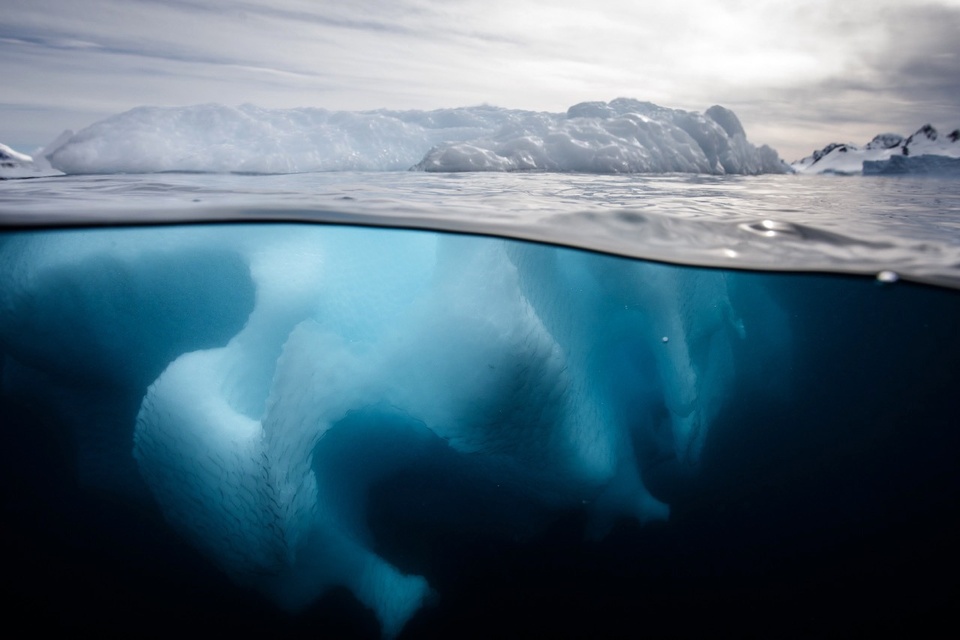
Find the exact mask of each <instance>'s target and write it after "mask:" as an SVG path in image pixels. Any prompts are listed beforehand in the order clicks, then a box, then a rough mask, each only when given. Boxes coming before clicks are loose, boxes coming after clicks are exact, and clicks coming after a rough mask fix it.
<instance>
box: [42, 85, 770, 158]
mask: <svg viewBox="0 0 960 640" xmlns="http://www.w3.org/2000/svg"><path fill="white" fill-rule="evenodd" d="M43 157H44V158H45V159H47V160H49V163H50V165H51V166H52V168H53V169H55V170H58V171H62V172H63V173H67V174H110V173H155V172H169V171H180V172H203V173H256V174H287V173H304V172H315V171H404V170H408V169H411V168H413V169H418V170H423V171H435V172H456V171H558V172H562V171H571V172H574V171H575V172H587V173H667V172H680V173H708V174H758V173H784V172H786V171H787V169H786V166H785V165H784V164H783V163H782V162H781V161H780V159H779V157H778V156H777V153H776V151H774V150H773V149H771V148H770V147H767V146H761V147H756V146H754V145H753V144H751V143H750V142H748V141H747V138H746V133H745V132H744V130H743V127H742V125H741V124H740V121H739V120H738V119H737V116H736V115H735V114H734V113H733V112H732V111H730V110H728V109H725V108H723V107H720V106H714V107H711V108H709V109H707V110H706V112H704V113H698V112H693V111H684V110H680V109H667V108H664V107H660V106H657V105H655V104H652V103H649V102H641V101H638V100H633V99H627V98H618V99H616V100H613V101H611V102H609V103H607V102H585V103H581V104H577V105H574V106H572V107H570V108H569V109H568V110H567V111H566V112H565V113H548V112H534V111H523V110H518V109H504V108H499V107H491V106H476V107H465V108H458V109H438V110H434V111H387V110H378V111H364V112H347V111H328V110H326V109H317V108H298V109H263V108H260V107H256V106H252V105H243V106H240V107H237V108H233V107H227V106H224V105H219V104H206V105H197V106H190V107H175V108H162V107H138V108H136V109H132V110H130V111H127V112H125V113H121V114H119V115H116V116H113V117H110V118H107V119H105V120H102V121H100V122H97V123H95V124H93V125H91V126H90V127H87V128H86V129H83V130H81V131H79V132H78V133H76V134H75V135H70V136H69V137H68V139H66V140H65V141H63V144H60V145H57V146H56V148H54V149H52V150H50V151H48V152H47V153H45V154H44V156H43Z"/></svg>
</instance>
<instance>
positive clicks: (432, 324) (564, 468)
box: [0, 225, 787, 636]
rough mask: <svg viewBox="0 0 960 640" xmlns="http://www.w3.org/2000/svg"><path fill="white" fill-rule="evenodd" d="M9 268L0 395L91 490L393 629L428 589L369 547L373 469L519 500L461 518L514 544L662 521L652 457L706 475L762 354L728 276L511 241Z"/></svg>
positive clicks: (162, 234)
mask: <svg viewBox="0 0 960 640" xmlns="http://www.w3.org/2000/svg"><path fill="white" fill-rule="evenodd" d="M0 270H2V272H3V273H4V274H7V275H6V277H5V279H4V283H3V287H2V288H0V309H2V310H3V316H2V318H3V320H2V322H0V345H2V348H3V351H2V352H0V355H2V360H0V361H2V366H3V369H2V373H3V378H2V380H3V387H2V396H0V397H2V398H4V401H5V402H9V401H11V399H15V398H23V397H34V396H39V397H42V398H44V401H43V403H42V404H43V406H45V407H46V410H48V411H50V412H51V413H52V414H54V415H56V416H58V418H57V419H58V420H59V421H61V422H63V423H65V424H69V425H71V429H72V431H73V436H72V437H73V438H74V439H75V440H76V441H77V443H78V447H79V450H80V453H79V456H80V462H79V464H80V466H81V471H82V473H83V474H84V476H85V477H86V478H87V481H88V482H93V483H97V484H99V486H101V487H102V488H105V489H110V490H112V491H127V492H134V493H136V492H137V491H141V492H144V493H148V494H149V495H151V496H152V499H153V500H155V501H156V504H157V505H158V506H159V508H160V509H161V510H162V512H163V514H164V516H165V518H166V520H167V521H168V522H169V524H170V525H171V526H172V527H173V528H174V529H176V530H177V531H178V532H179V533H180V534H181V535H182V536H183V537H184V538H185V539H187V540H189V541H190V542H191V544H192V545H194V546H195V547H196V548H197V549H198V550H200V551H202V552H203V553H204V554H205V555H207V556H208V557H209V558H211V559H212V560H213V561H214V562H216V563H217V564H218V565H219V566H220V567H221V568H222V570H223V571H225V572H226V573H227V574H228V575H230V576H231V577H232V578H233V579H234V580H236V581H237V582H238V583H239V584H243V585H248V586H250V587H253V588H256V589H257V590H259V591H261V592H263V593H265V594H267V595H268V596H269V597H271V598H272V599H273V600H274V601H275V602H277V603H278V604H279V605H280V606H282V607H284V608H286V609H290V610H297V609H300V608H303V607H305V606H307V605H308V604H310V603H311V602H312V601H314V600H315V599H316V598H317V597H318V596H319V595H321V594H323V593H324V592H326V591H327V590H329V589H331V588H333V587H337V586H341V587H343V586H345V587H347V588H348V589H349V590H350V591H351V592H352V593H353V594H354V595H355V596H356V597H357V598H358V599H359V600H360V601H361V602H362V603H364V604H365V605H366V606H367V607H369V608H370V609H372V610H373V611H374V612H375V613H376V615H377V617H378V619H379V621H380V624H381V628H382V632H383V634H384V635H386V636H394V635H396V634H397V633H398V632H399V631H400V629H401V628H402V627H403V626H404V624H405V623H406V622H407V620H408V619H409V618H410V617H411V616H412V615H413V614H414V613H415V612H416V611H417V610H418V609H419V608H420V607H421V606H422V605H423V603H424V602H425V601H427V600H428V599H430V598H431V597H432V595H431V594H432V589H431V587H430V585H429V583H428V580H427V579H426V578H425V577H424V576H422V575H418V574H417V573H409V572H404V571H402V570H400V569H399V568H397V567H396V566H395V565H394V564H392V563H391V562H390V561H389V560H388V559H386V558H384V557H382V556H381V555H380V554H379V553H378V552H377V550H376V545H375V544H374V540H373V539H372V537H371V533H370V531H369V529H368V514H367V507H368V505H367V501H368V499H369V498H368V494H369V492H370V490H371V487H372V486H373V485H374V484H375V483H378V482H383V481H384V479H386V478H389V477H390V476H391V474H394V473H396V472H397V471H398V470H402V469H410V468H423V467H433V468H434V469H435V472H436V473H437V475H438V477H440V478H442V479H443V480H442V482H444V483H446V484H449V485H450V487H451V489H450V490H451V491H453V492H461V493H463V494H464V495H469V494H470V493H471V492H475V491H477V490H478V487H480V488H485V487H490V488H493V487H494V486H495V487H496V492H497V494H498V495H500V496H509V500H510V501H511V503H512V504H515V505H517V508H515V509H502V510H501V509H498V510H496V511H494V512H485V513H484V515H482V516H477V515H473V516H470V515H462V514H461V515H460V516H456V517H461V518H463V522H462V523H461V525H460V526H468V523H469V522H472V521H475V522H477V523H479V522H483V523H484V524H483V525H479V526H482V527H490V526H493V527H494V528H496V529H497V530H500V531H503V532H504V535H510V536H514V535H518V533H522V532H525V531H526V532H530V531H536V530H537V529H538V528H540V527H542V526H544V524H545V523H548V522H550V520H551V518H555V517H556V514H558V513H562V512H565V511H569V510H571V509H582V510H586V511H587V512H589V514H590V521H591V524H590V526H589V528H588V534H589V535H590V536H592V537H595V538H599V537H602V536H603V535H604V534H605V533H606V531H607V530H608V529H609V528H610V527H611V526H612V525H613V523H614V522H615V521H616V520H617V519H619V518H622V517H627V518H632V519H635V520H636V521H638V522H648V521H652V520H662V519H664V518H666V517H667V516H668V512H669V508H668V506H667V505H666V504H665V503H664V502H663V501H662V500H661V499H658V498H657V497H655V496H654V495H653V494H652V493H651V492H650V490H649V489H648V488H647V486H646V483H645V480H644V474H645V473H647V472H650V471H652V470H653V469H654V467H658V468H663V465H666V466H672V467H675V469H676V471H675V472H676V473H681V474H682V473H684V472H685V470H688V471H689V470H692V469H694V468H695V467H696V465H697V464H698V461H699V459H700V457H701V453H702V450H703V446H704V442H705V441H706V439H707V437H708V435H709V433H710V428H711V424H712V423H713V422H714V420H715V419H716V418H717V416H718V414H719V412H721V411H722V410H723V409H724V407H725V405H726V404H727V403H728V401H729V399H730V397H731V396H730V394H731V390H732V389H733V388H734V387H735V386H737V387H739V388H740V389H746V388H749V386H750V382H749V380H750V377H749V375H748V372H750V371H754V366H753V365H750V366H748V367H746V369H744V370H743V371H741V370H740V369H739V364H738V356H737V354H738V353H743V351H742V347H741V346H740V344H741V343H743V342H744V341H745V340H747V339H748V336H749V331H750V328H749V327H745V326H744V323H743V321H742V320H741V318H740V317H739V315H738V308H737V305H735V304H734V303H733V302H732V299H731V291H730V288H729V283H728V274H726V273H724V272H722V271H712V270H705V269H683V268H678V267H673V266H668V265H659V264H652V263H646V262H641V261H634V260H627V259H622V258H614V257H609V256H601V255H596V254H591V253H587V252H582V251H576V250H570V249H560V248H556V247H550V246H545V245H536V244H528V243H522V242H518V241H508V240H496V239H491V238H478V237H460V236H453V235H441V234H434V233H427V232H412V231H397V230H392V231H388V230H370V229H358V228H345V227H339V228H338V227H324V226H297V225H279V226H263V225H261V226H256V225H251V226H233V227H201V226H197V227H186V228H171V229H113V230H77V231H72V232H63V233H52V232H11V233H7V234H5V235H4V236H2V237H0ZM744 294H745V295H744ZM739 300H740V303H739V304H741V305H742V304H744V302H745V301H746V302H747V303H748V304H753V303H751V302H750V301H751V300H753V301H754V302H755V303H756V304H757V305H759V306H758V307H757V308H760V309H768V311H767V312H764V313H768V314H769V317H770V318H771V319H773V318H775V317H776V315H777V314H776V311H775V305H770V303H769V302H767V301H766V299H765V297H763V295H762V293H761V292H741V297H740V298H739ZM765 333H766V337H764V338H762V342H763V343H764V344H771V343H775V342H777V341H780V343H781V345H782V347H783V348H782V349H777V350H775V351H776V352H777V353H781V354H782V358H783V357H786V352H785V349H786V346H787V345H786V343H785V341H784V340H782V339H781V338H774V335H775V334H777V333H778V329H776V328H775V324H772V325H771V327H769V328H768V329H767V330H765ZM782 358H781V359H782ZM137 478H139V480H138V479H137ZM138 488H139V489H138ZM483 490H487V489H483ZM140 499H146V497H145V496H144V495H141V496H140ZM502 499H503V498H501V500H502ZM470 508H471V507H470V506H469V502H468V504H467V505H466V506H465V507H464V509H465V512H466V513H467V514H469V512H470ZM436 517H437V518H438V519H443V518H448V517H451V516H448V515H446V514H443V513H438V514H436ZM474 519H476V520H474ZM441 596H442V594H441Z"/></svg>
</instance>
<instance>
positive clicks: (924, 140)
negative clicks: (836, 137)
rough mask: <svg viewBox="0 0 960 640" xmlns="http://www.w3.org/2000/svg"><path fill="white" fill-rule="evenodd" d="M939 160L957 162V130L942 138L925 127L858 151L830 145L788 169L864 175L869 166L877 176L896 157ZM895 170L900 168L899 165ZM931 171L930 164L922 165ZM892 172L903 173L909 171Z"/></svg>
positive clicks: (886, 136) (881, 137) (959, 141)
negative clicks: (882, 167) (942, 158)
mask: <svg viewBox="0 0 960 640" xmlns="http://www.w3.org/2000/svg"><path fill="white" fill-rule="evenodd" d="M924 155H930V156H941V157H945V158H960V129H955V130H953V131H952V132H951V133H948V134H945V135H944V134H941V133H940V132H938V131H937V130H936V129H935V128H934V127H933V126H932V125H929V124H926V125H924V126H922V127H920V129H918V130H917V131H916V132H915V133H914V134H913V135H911V136H908V137H906V138H904V137H903V136H901V135H898V134H896V133H881V134H879V135H877V136H875V137H874V138H873V140H871V141H870V142H868V143H867V144H865V145H863V146H862V147H859V146H857V145H855V144H849V143H837V142H834V143H831V144H829V145H827V146H826V147H824V148H823V149H820V150H819V151H814V152H813V154H812V155H809V156H807V157H806V158H803V159H802V160H798V161H797V162H794V163H793V164H791V165H790V167H791V168H792V169H793V170H794V171H795V172H797V173H834V174H846V175H853V174H859V173H866V172H867V171H865V165H864V163H870V164H869V166H870V169H869V172H870V173H874V174H875V173H880V172H881V171H880V170H879V167H880V166H883V165H882V164H878V163H885V162H888V161H890V160H891V159H892V158H894V157H896V156H907V157H915V156H924ZM910 165H911V166H915V167H917V169H918V172H920V173H923V172H925V170H924V169H921V168H920V165H916V164H914V163H910ZM895 166H897V167H903V166H905V165H903V164H902V162H901V161H899V160H898V161H896V164H895ZM923 166H924V167H930V166H932V165H930V164H929V163H927V164H925V165H923ZM892 172H899V173H905V172H909V170H903V171H900V170H896V171H892Z"/></svg>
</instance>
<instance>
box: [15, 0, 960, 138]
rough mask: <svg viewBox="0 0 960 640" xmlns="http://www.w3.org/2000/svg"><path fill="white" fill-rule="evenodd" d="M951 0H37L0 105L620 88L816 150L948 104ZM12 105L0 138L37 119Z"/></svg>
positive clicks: (20, 32)
mask: <svg viewBox="0 0 960 640" xmlns="http://www.w3.org/2000/svg"><path fill="white" fill-rule="evenodd" d="M958 11H960V0H943V1H941V2H928V1H925V0H899V1H897V0H869V1H868V0H847V1H846V2H844V3H836V2H833V1H832V0H807V1H806V2H803V3H783V2H779V1H776V2H774V1H772V0H751V1H749V2H747V1H745V0H686V2H684V3H666V2H634V1H627V0H608V1H607V2H604V3H584V2H581V1H575V0H554V1H548V0H528V1H525V2H516V1H515V0H443V1H441V0H395V1H392V2H388V1H386V0H358V1H355V2H342V3H327V2H324V3H317V2H311V1H308V0H275V1H273V2H259V1H255V0H245V1H243V0H225V1H220V2H212V1H208V0H163V1H161V0H86V1H84V2H77V1H75V0H32V1H31V2H18V3H13V4H12V5H9V6H6V7H5V8H4V20H3V23H2V24H0V57H2V58H3V60H4V64H3V65H0V85H2V86H3V87H4V94H3V96H2V98H0V99H2V100H3V101H4V102H5V103H7V104H10V105H37V104H49V105H57V106H58V108H61V109H64V110H69V109H74V110H75V111H76V113H77V114H80V113H83V114H86V115H90V114H92V113H110V112H117V111H122V110H124V109H127V108H130V107H133V106H136V105H140V104H156V105H183V104H195V103H202V102H213V101H216V102H223V103H226V104H240V103H244V102H251V103H256V104H260V105H262V106H266V107H292V106H306V105H309V106H322V107H327V108H332V109H374V108H381V107H386V108H424V109H427V108H436V107H449V106H463V105H469V104H478V103H492V104H498V105H502V106H507V107H517V108H528V109H542V110H551V111H561V110H564V109H566V107H568V106H569V105H571V104H573V103H576V102H579V101H583V100H598V99H602V100H609V99H611V98H614V97H617V96H621V95H622V96H630V97H637V98H640V99H645V100H651V101H654V102H658V103H661V104H664V105H665V106H673V107H681V108H688V109H701V110H702V109H705V108H706V107H708V106H709V105H711V104H714V103H721V104H724V105H726V106H728V107H731V108H733V109H734V110H736V111H737V112H738V113H739V114H740V115H741V117H742V119H743V120H744V123H745V125H746V126H747V128H748V133H750V134H751V138H752V139H755V140H756V141H757V142H772V143H774V145H775V146H776V145H777V144H780V145H786V146H788V147H792V146H793V145H794V144H796V145H797V147H796V148H797V149H799V148H801V145H802V147H803V148H806V147H808V146H809V145H810V144H819V143H820V141H819V140H809V137H810V136H811V134H812V132H814V131H815V132H817V134H818V135H819V131H820V130H822V131H823V133H824V135H827V133H829V132H830V131H840V130H841V128H842V127H844V126H847V125H849V124H850V123H858V122H862V121H863V120H866V121H869V122H870V124H871V126H880V125H881V124H882V122H888V123H889V124H888V125H887V126H893V125H898V126H899V125H900V123H904V122H907V121H911V122H913V121H915V122H916V123H917V125H918V124H922V122H925V121H927V120H928V119H937V118H940V117H946V116H948V115H949V113H950V112H951V110H952V111H953V112H957V111H958V109H957V105H958V96H957V93H958V91H960V81H958V72H957V68H960V64H957V57H956V56H957V55H958V45H957V44H956V42H955V41H956V40H957V38H956V37H955V33H956V32H957V28H956V27H957V26H958V18H957V16H958ZM927 112H929V115H922V114H924V113H927ZM17 113H18V114H21V115H18V116H17V117H15V118H13V119H12V120H7V121H5V122H2V123H0V140H11V139H13V138H12V137H11V136H14V135H20V134H19V133H16V132H18V131H22V130H24V129H25V128H26V127H28V126H33V125H30V124H29V123H27V122H26V121H25V118H27V117H28V116H26V115H22V114H23V113H25V112H22V111H18V112H17ZM885 114H890V115H889V116H887V115H885ZM885 117H888V118H889V119H888V120H883V118H885ZM857 118H861V120H858V119H857ZM76 119H79V118H74V120H76ZM809 123H813V125H812V127H813V128H811V125H810V124H809ZM917 125H913V124H912V125H910V126H911V127H913V126H917ZM71 126H76V125H71ZM834 127H835V128H834ZM881 128H885V127H881ZM56 133H58V131H51V132H50V133H49V134H48V135H49V136H53V135H56ZM844 137H846V136H844ZM828 141H829V140H824V141H823V143H825V142H828ZM37 142H38V143H39V142H43V141H42V140H41V141H37ZM784 155H789V154H788V153H786V152H785V153H784Z"/></svg>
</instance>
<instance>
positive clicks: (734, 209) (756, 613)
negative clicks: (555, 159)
mask: <svg viewBox="0 0 960 640" xmlns="http://www.w3.org/2000/svg"><path fill="white" fill-rule="evenodd" d="M409 176H413V177H408V174H395V175H386V176H370V175H365V174H364V175H361V174H357V175H352V176H346V177H345V176H342V175H341V176H337V177H334V176H331V175H325V174H319V175H318V174H313V175H304V176H286V177H270V178H267V177H252V178H251V177H247V176H192V175H163V176H117V177H110V178H70V179H61V180H59V181H57V180H30V181H19V182H12V181H11V182H9V183H4V184H2V185H0V189H2V192H0V194H2V195H0V211H2V212H3V221H4V224H5V227H4V229H3V231H2V232H0V269H2V271H0V273H2V274H3V276H2V281H0V309H2V316H0V354H2V359H0V362H2V369H0V374H2V387H0V424H2V427H3V433H4V436H5V438H6V442H7V446H6V447H4V449H3V452H4V459H3V464H2V468H3V469H4V473H5V476H4V482H3V486H4V487H5V493H4V498H3V500H4V509H5V513H6V514H7V515H6V516H5V523H6V527H5V533H4V536H5V542H7V546H8V548H11V549H16V550H17V553H16V557H15V558H14V560H13V562H12V563H11V566H10V568H9V573H8V579H9V580H11V581H12V582H16V583H23V584H27V583H32V584H36V583H38V582H39V583H42V584H44V585H46V586H45V588H43V589H42V590H33V589H20V590H17V591H16V592H15V594H14V595H13V596H12V602H11V610H12V611H13V612H14V614H13V615H14V616H15V617H16V616H20V617H21V618H20V619H21V620H22V621H27V620H29V621H30V623H31V624H32V625H33V627H34V628H37V626H40V627H42V628H45V629H49V630H51V631H59V632H70V631H78V630H79V631H93V632H100V633H118V632H121V631H123V630H128V627H127V625H128V623H129V620H130V619H131V617H132V618H134V619H141V620H144V621H149V626H150V628H151V629H156V630H157V631H159V632H179V631H180V630H182V629H183V628H187V627H189V628H195V629H201V630H203V631H205V632H220V633H230V632H241V633H245V634H250V633H252V632H256V633H262V634H269V635H280V636H288V637H299V636H303V635H306V634H310V635H316V634H320V635H332V636H353V637H378V636H379V635H380V634H381V633H383V632H386V633H387V634H398V635H400V636H402V637H411V638H414V637H450V636H460V635H476V634H483V635H494V634H502V633H503V632H504V629H509V630H510V633H511V634H514V635H531V634H533V633H535V632H536V633H545V634H549V635H561V636H562V635H566V636H571V635H574V636H585V635H606V636H611V635H612V636H622V635H633V634H635V633H641V632H643V633H648V634H653V635H657V636H662V635H671V636H678V637H702V636H703V635H707V634H710V635H715V634H717V633H722V634H731V635H734V634H736V635H761V636H778V637H781V636H788V637H795V636H810V635H813V636H822V635H850V634H863V633H870V632H875V631H878V630H881V629H882V630H886V631H890V630H891V629H892V630H894V631H896V632H900V633H923V632H924V631H925V630H932V628H933V627H934V625H936V624H940V623H943V622H946V621H947V617H948V616H951V615H952V608H953V606H954V603H953V598H952V591H951V589H950V587H949V585H951V584H952V583H953V576H955V575H956V571H957V569H958V568H960V567H958V565H960V562H958V561H960V558H958V555H957V552H956V550H955V544H954V541H955V539H956V535H957V533H958V531H957V522H958V519H957V516H958V513H957V508H958V504H960V503H958V502H957V495H958V490H960V473H958V471H957V467H956V460H957V459H958V453H960V437H958V433H957V428H956V427H957V416H958V410H960V403H958V400H957V399H956V396H955V394H954V393H953V389H954V388H955V387H956V373H955V369H956V363H957V362H958V361H960V340H958V338H957V335H956V326H957V318H958V317H960V313H958V312H960V294H958V292H957V291H956V289H955V284H954V283H955V282H956V274H955V271H956V268H957V265H958V264H960V262H958V261H957V260H955V259H954V258H953V257H951V256H952V255H953V254H952V253H951V252H954V251H956V247H957V242H956V235H955V234H956V219H957V218H956V215H955V214H956V210H955V207H956V202H957V198H956V195H954V194H955V192H956V190H955V187H953V186H952V185H951V183H940V182H932V181H928V182H922V181H921V182H916V181H915V182H910V181H896V180H878V181H875V182H870V181H868V180H866V179H864V180H859V179H857V180H836V179H834V180H832V181H830V182H827V181H823V180H819V179H816V180H809V181H803V182H800V181H795V182H789V181H788V179H787V178H785V177H777V178H772V177H763V178H757V179H741V178H737V179H713V178H710V179H705V178H689V177H682V178H680V177H677V178H674V177H666V178H636V177H634V178H611V177H596V176H563V175H560V176H555V175H549V176H531V175H515V176H473V175H470V176H456V177H453V176H450V177H444V176H440V177H437V176H434V177H430V178H429V182H424V180H425V178H424V177H423V176H415V174H409ZM239 185H245V186H244V187H243V189H245V190H246V191H243V192H242V193H238V187H239ZM797 185H799V186H797ZM804 193H805V194H806V195H805V196H804V195H802V194H804ZM43 194H46V195H43ZM458 194H459V195H458ZM460 196H462V197H460ZM345 198H351V200H345ZM804 198H805V199H804ZM194 200H199V202H194ZM271 201H272V202H273V203H274V204H273V205H270V204H269V202H271ZM337 203H340V206H339V207H337V206H334V205H336V204H337ZM857 203H859V204H857ZM198 220H206V221H208V223H204V224H199V223H197V221H198ZM254 220H256V222H254ZM278 220H295V221H296V222H290V221H288V222H278ZM308 220H309V221H311V222H307V221H308ZM209 221H215V223H212V224H211V223H209ZM267 221H272V222H267ZM764 221H768V223H767V224H764ZM143 222H150V223H158V222H159V223H163V224H162V225H161V226H155V225H151V226H129V225H130V224H134V225H140V224H141V223H143ZM318 222H323V224H319V223H318ZM331 222H334V223H339V224H330V223H331ZM348 222H358V223H361V225H374V226H376V227H390V226H392V227H397V226H403V227H417V228H419V230H413V229H407V230H402V229H397V228H370V227H369V226H353V225H347V224H344V223H348ZM423 227H433V228H435V229H436V230H425V229H423ZM451 231H473V232H479V233H481V235H462V234H460V233H451ZM504 235H512V236H516V237H520V238H524V239H526V240H525V241H520V240H516V239H514V240H510V239H504V238H503V237H498V236H504ZM531 237H536V238H537V239H538V240H540V242H530V241H529V240H530V238H531ZM735 243H736V244H735ZM561 245H563V246H561ZM573 247H580V248H573ZM584 247H586V248H593V249H606V250H607V251H609V252H611V253H617V254H621V255H620V256H615V255H610V254H604V253H598V252H596V251H585V250H583V248H584ZM724 249H728V250H730V251H734V252H735V253H736V255H732V256H731V255H729V254H728V253H725V252H724V251H723V250H724ZM667 253H669V254H670V256H671V262H676V263H679V264H665V263H663V262H660V261H657V260H650V259H649V258H653V259H662V258H663V257H664V256H665V255H666V254H667ZM624 255H627V256H630V257H623V256H624ZM645 258H648V259H645ZM765 260H766V261H768V262H764V261H765ZM704 265H713V266H712V267H707V266H704ZM743 266H754V267H765V268H766V269H768V270H758V269H750V270H747V269H741V268H731V267H743ZM721 267H723V268H721ZM883 271H889V272H894V273H896V274H898V275H899V279H895V278H892V277H887V276H885V277H883V278H881V279H879V280H878V278H877V277H876V276H877V273H879V272H883ZM912 280H914V281H917V282H914V281H912ZM931 282H934V283H941V284H944V285H947V286H933V285H932V284H929V283H931ZM371 585H372V586H371ZM851 594H856V597H853V596H852V595H851Z"/></svg>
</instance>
